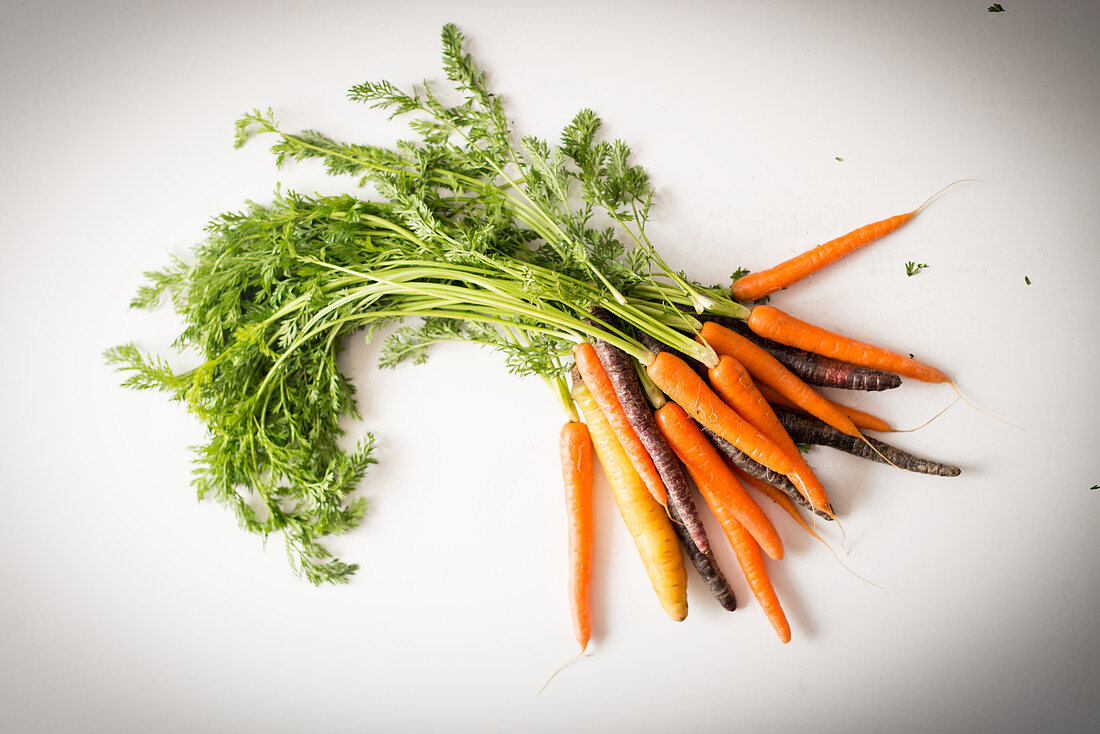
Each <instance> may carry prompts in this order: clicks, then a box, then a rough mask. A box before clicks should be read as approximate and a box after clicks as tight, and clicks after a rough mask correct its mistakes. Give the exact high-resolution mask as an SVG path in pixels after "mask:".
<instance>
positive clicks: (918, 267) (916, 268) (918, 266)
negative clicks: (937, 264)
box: [905, 261, 928, 278]
mask: <svg viewBox="0 0 1100 734" xmlns="http://www.w3.org/2000/svg"><path fill="white" fill-rule="evenodd" d="M927 267H928V263H915V262H912V261H910V262H907V263H905V274H906V275H908V276H909V277H910V278H912V277H913V276H914V275H916V274H917V273H919V272H920V271H922V270H924V269H925V268H927Z"/></svg>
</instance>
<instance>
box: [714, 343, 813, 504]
mask: <svg viewBox="0 0 1100 734" xmlns="http://www.w3.org/2000/svg"><path fill="white" fill-rule="evenodd" d="M709 375H710V384H711V386H712V387H713V388H714V390H715V392H717V393H718V395H719V396H720V397H721V398H722V399H723V400H725V401H726V404H727V405H729V406H730V407H731V408H733V409H734V410H736V411H737V412H738V414H739V415H741V416H742V417H743V418H744V419H745V420H747V421H748V422H749V423H751V424H752V425H754V426H756V428H757V429H758V430H759V431H760V432H761V433H763V434H764V435H765V436H767V437H768V438H769V439H770V440H771V441H772V442H773V443H774V444H775V445H776V446H778V447H779V448H780V449H782V450H783V451H785V452H786V453H787V457H788V458H789V459H790V460H791V463H792V464H793V465H794V468H793V470H792V472H791V475H790V476H791V479H792V481H794V484H795V486H796V487H798V489H799V491H800V492H801V493H802V495H803V496H804V497H805V498H806V499H808V500H809V501H810V504H811V505H813V507H814V509H816V510H825V511H826V512H829V514H830V515H831V514H832V509H831V508H830V506H829V497H828V495H827V494H826V492H825V487H823V486H822V485H821V482H820V481H819V480H818V478H817V477H816V476H815V475H814V472H813V469H811V468H810V465H809V464H807V463H806V460H805V459H804V458H803V456H802V452H801V451H799V450H798V446H796V445H795V443H794V441H792V440H791V437H790V436H789V435H788V434H787V430H786V429H785V428H784V427H783V424H782V423H780V422H779V418H777V417H776V415H775V412H774V411H773V410H772V408H771V406H770V405H768V401H767V400H765V399H764V396H763V395H761V394H760V391H759V390H757V389H756V385H755V384H754V383H753V381H752V378H751V377H750V376H749V373H748V370H746V369H745V367H744V366H743V365H742V364H741V363H740V362H738V361H737V360H735V359H734V358H733V357H730V356H728V355H723V356H722V357H721V358H720V359H719V361H718V366H717V367H712V368H711V369H710V372H709Z"/></svg>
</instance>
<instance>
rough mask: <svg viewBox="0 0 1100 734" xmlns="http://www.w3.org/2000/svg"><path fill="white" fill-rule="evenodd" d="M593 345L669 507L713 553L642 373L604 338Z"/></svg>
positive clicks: (605, 322) (598, 318)
mask: <svg viewBox="0 0 1100 734" xmlns="http://www.w3.org/2000/svg"><path fill="white" fill-rule="evenodd" d="M592 317H593V318H592V319H591V320H590V321H591V322H592V323H593V324H594V325H596V326H600V327H603V328H608V327H610V328H612V329H615V328H617V326H618V325H617V323H616V322H615V320H614V319H613V318H612V317H611V316H610V314H608V313H606V312H605V311H602V310H599V309H597V310H595V311H594V312H593V314H592ZM592 346H594V347H595V349H596V355H597V356H598V357H599V360H600V363H601V364H602V365H603V369H604V372H606V373H607V376H608V378H609V379H610V380H611V385H612V387H613V388H614V389H615V394H616V396H618V398H619V403H620V404H621V405H622V408H623V412H624V413H626V418H627V420H628V421H629V422H630V425H631V427H633V428H634V433H635V434H637V436H638V439H639V440H640V441H641V442H642V445H643V446H645V449H646V451H647V452H648V453H649V456H650V458H651V459H652V460H653V465H654V466H656V467H657V473H658V474H659V475H660V476H661V481H662V483H663V484H664V485H665V489H666V490H667V491H668V504H669V505H670V506H671V505H675V506H676V515H677V516H678V517H679V518H680V520H681V521H682V522H683V524H684V527H685V528H687V531H688V534H690V535H691V539H692V540H693V541H694V542H695V545H696V546H698V548H699V550H700V551H702V552H703V553H707V552H709V551H710V543H709V541H708V540H707V533H706V530H704V529H703V522H702V521H701V520H700V519H699V510H698V508H697V507H696V506H695V500H694V499H693V498H692V496H691V489H690V488H689V487H688V484H687V478H686V477H685V476H684V471H683V469H681V467H680V462H679V460H678V459H677V458H676V454H674V453H673V451H672V449H671V448H669V446H668V444H667V443H666V442H665V439H664V437H663V436H662V435H661V432H660V430H659V429H658V428H657V423H656V421H655V420H654V419H653V409H652V408H651V407H650V405H649V401H648V400H647V399H646V396H645V393H644V392H643V391H642V385H641V383H640V382H639V381H638V373H637V372H635V371H634V362H633V361H632V360H631V357H630V356H629V355H628V354H627V353H626V352H624V351H623V350H621V349H619V348H618V347H616V346H614V345H612V344H609V343H608V342H606V341H604V340H602V339H595V340H593V342H592Z"/></svg>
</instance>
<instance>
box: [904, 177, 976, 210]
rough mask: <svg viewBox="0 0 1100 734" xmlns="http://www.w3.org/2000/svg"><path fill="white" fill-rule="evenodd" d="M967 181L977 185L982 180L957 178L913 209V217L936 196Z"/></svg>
mask: <svg viewBox="0 0 1100 734" xmlns="http://www.w3.org/2000/svg"><path fill="white" fill-rule="evenodd" d="M968 181H975V182H977V183H981V182H982V180H981V179H980V178H959V179H955V180H954V181H952V182H951V183H949V184H947V185H946V186H944V187H943V188H941V189H940V190H939V191H937V192H935V193H934V194H932V195H931V196H929V197H928V198H927V199H925V200H924V203H923V204H921V205H920V206H918V207H917V208H916V209H914V210H913V215H914V216H915V215H916V214H917V212H919V211H920V210H921V209H923V208H924V207H926V206H928V203H929V202H930V201H932V199H935V198H936V197H937V196H939V195H940V194H942V193H943V192H944V191H947V190H948V189H949V188H951V187H952V186H954V185H955V184H961V183H966V182H968Z"/></svg>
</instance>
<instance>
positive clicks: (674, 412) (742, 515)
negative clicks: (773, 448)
mask: <svg viewBox="0 0 1100 734" xmlns="http://www.w3.org/2000/svg"><path fill="white" fill-rule="evenodd" d="M655 416H656V418H657V426H658V427H659V428H660V429H661V433H662V434H663V435H664V437H665V440H666V441H668V445H669V446H671V447H672V450H673V451H675V452H676V456H678V457H679V459H680V461H682V462H683V463H684V466H685V467H687V470H688V474H690V475H691V478H692V479H693V480H695V486H696V487H698V488H699V493H700V494H702V495H703V499H705V500H706V502H707V505H709V506H710V507H711V508H713V507H714V506H715V505H722V506H723V507H724V508H726V509H727V510H728V511H729V512H730V513H731V514H732V515H733V516H734V517H735V518H737V520H738V522H740V523H741V524H742V525H743V526H744V527H745V529H746V530H748V531H749V532H750V533H751V534H752V537H753V538H754V539H755V540H756V542H758V543H759V544H760V547H761V548H763V549H764V551H765V552H766V553H767V554H768V555H769V556H771V557H772V558H774V559H775V560H779V559H781V558H782V557H783V541H782V540H780V538H779V533H777V532H776V530H775V526H774V525H772V522H771V520H769V519H768V516H767V515H765V514H764V511H763V510H761V509H760V505H758V504H756V502H755V501H754V500H753V498H752V497H750V496H749V493H748V492H746V491H745V488H744V487H742V486H741V483H740V482H738V481H737V477H735V476H734V475H733V472H731V471H730V469H729V467H728V466H726V462H724V461H723V460H722V457H721V456H720V455H719V453H718V451H717V450H716V449H715V448H714V446H712V445H711V443H710V441H708V440H707V437H706V436H704V435H703V432H702V431H701V430H699V426H698V425H697V424H696V423H695V421H693V420H692V419H691V418H690V417H689V416H688V414H687V413H685V412H684V409H683V408H681V407H680V406H679V405H677V404H676V403H665V404H664V406H662V407H661V408H660V409H659V410H658V411H657V412H656V414H655Z"/></svg>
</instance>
